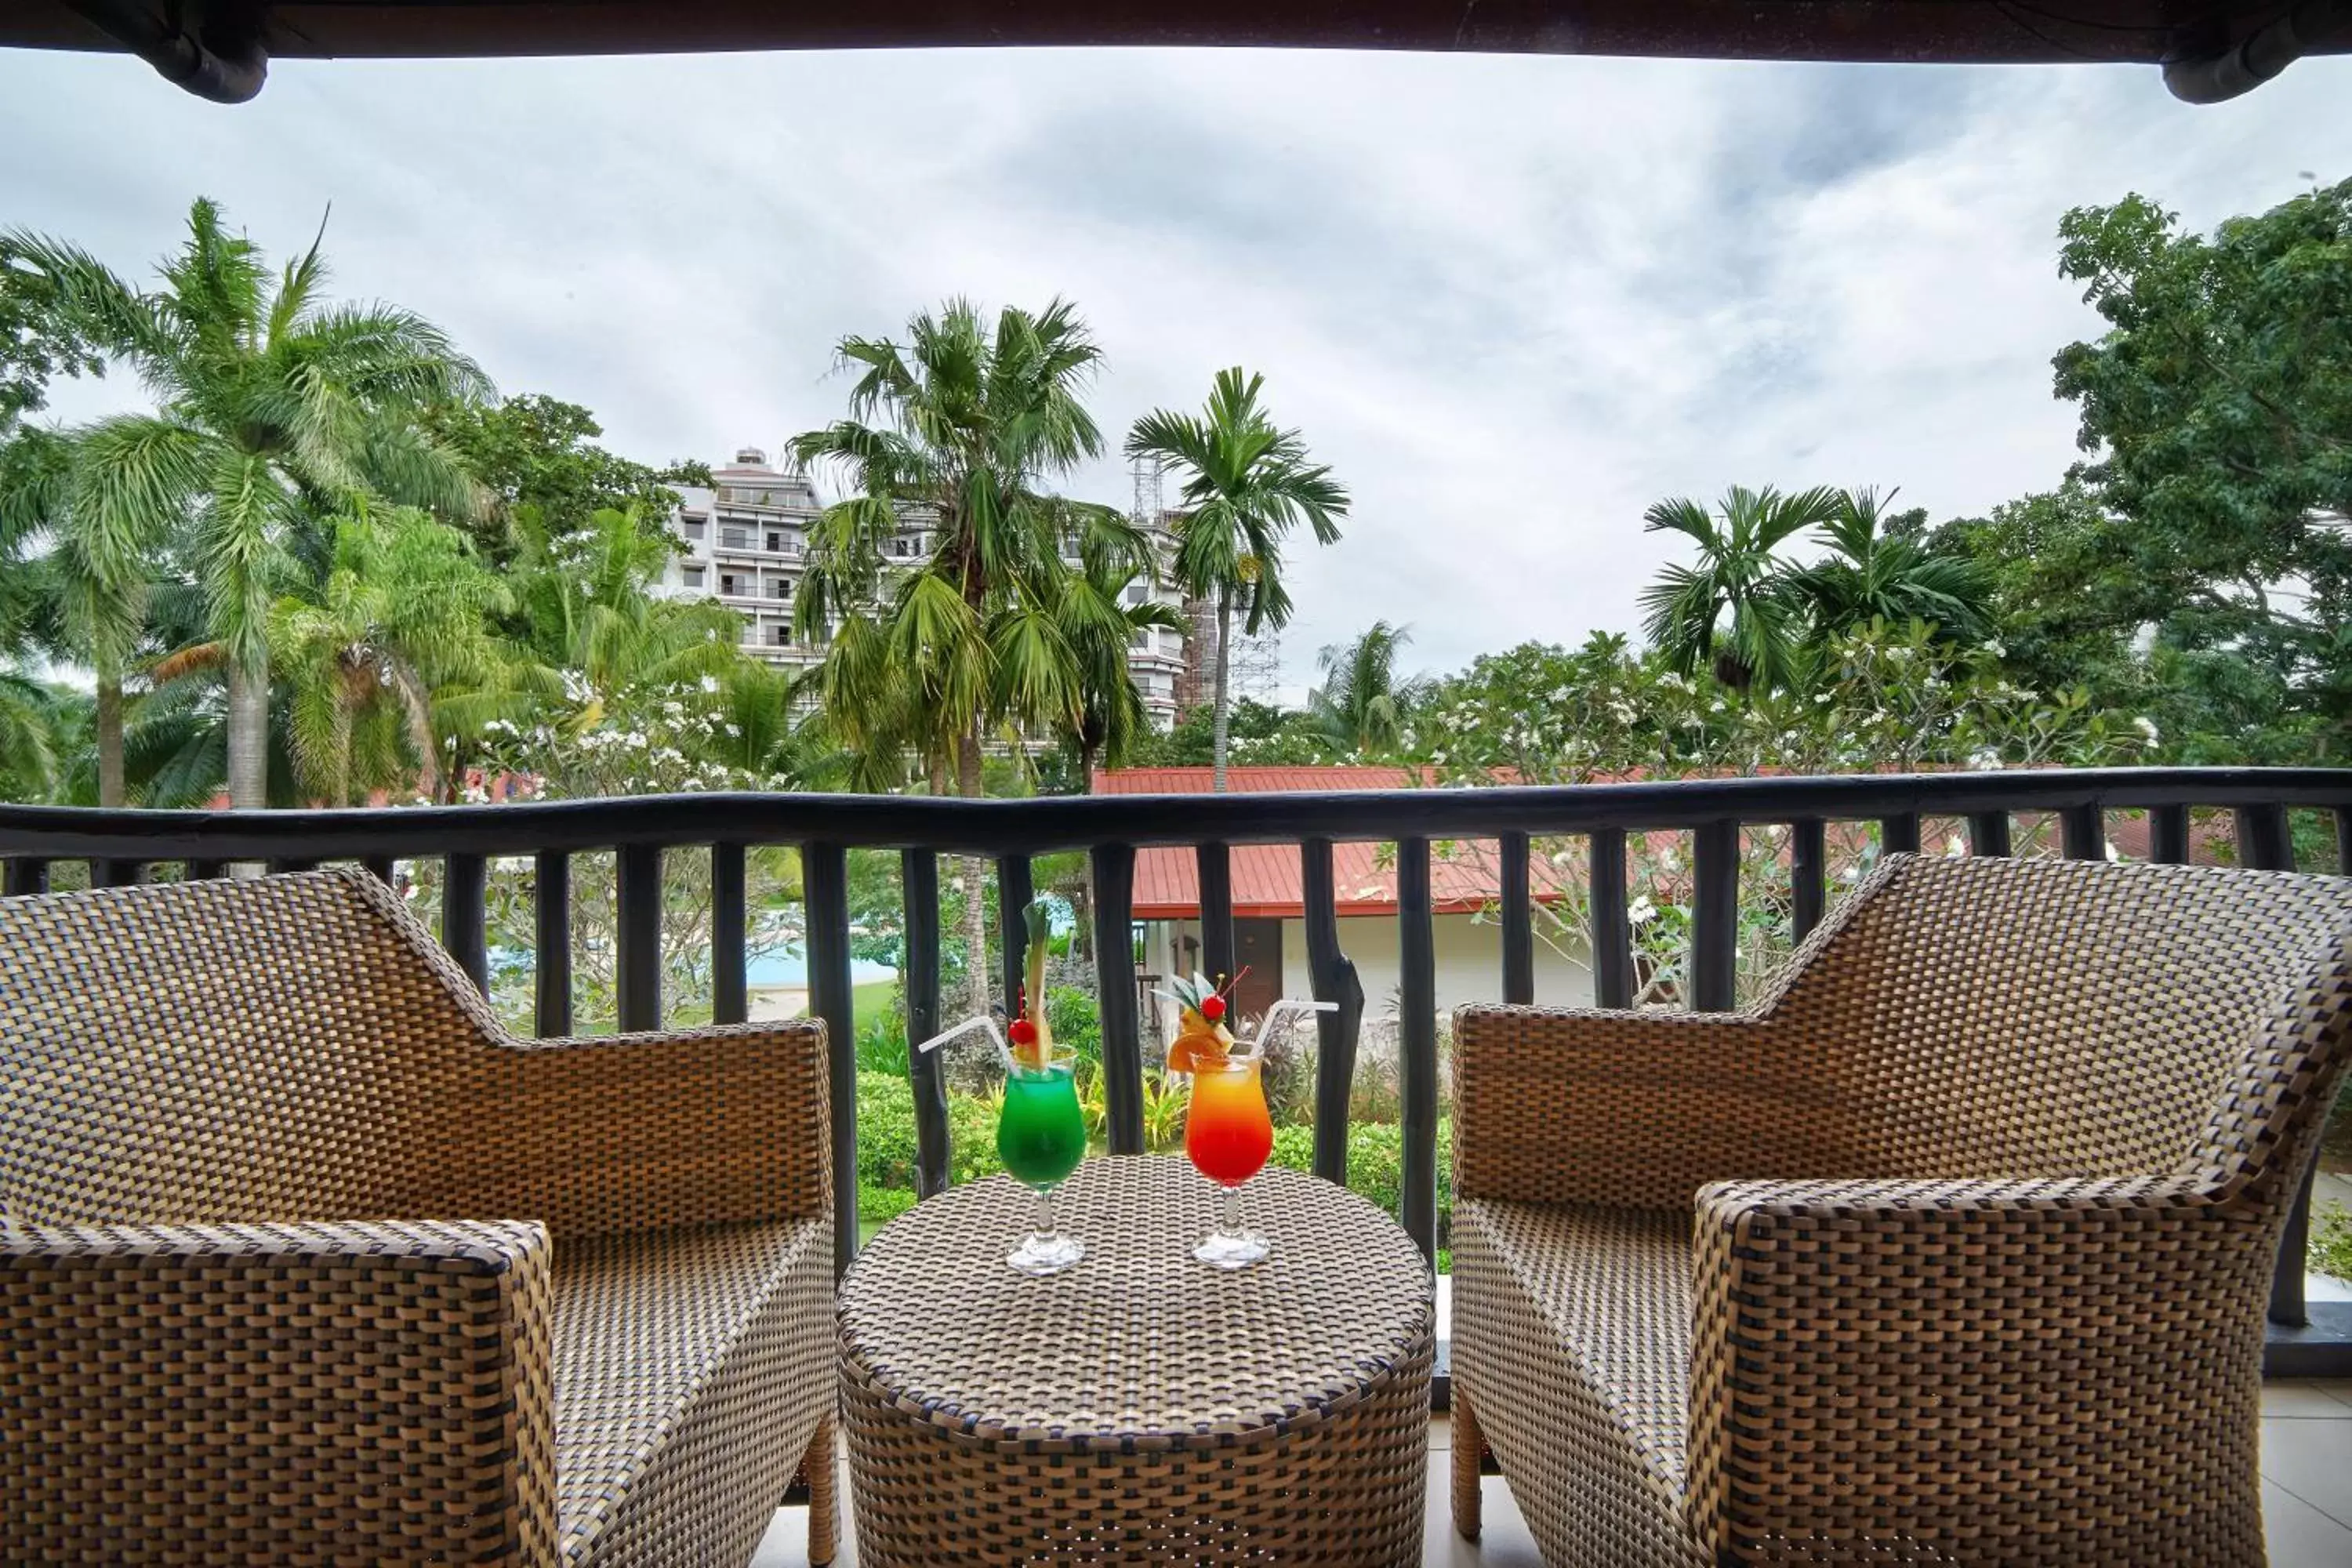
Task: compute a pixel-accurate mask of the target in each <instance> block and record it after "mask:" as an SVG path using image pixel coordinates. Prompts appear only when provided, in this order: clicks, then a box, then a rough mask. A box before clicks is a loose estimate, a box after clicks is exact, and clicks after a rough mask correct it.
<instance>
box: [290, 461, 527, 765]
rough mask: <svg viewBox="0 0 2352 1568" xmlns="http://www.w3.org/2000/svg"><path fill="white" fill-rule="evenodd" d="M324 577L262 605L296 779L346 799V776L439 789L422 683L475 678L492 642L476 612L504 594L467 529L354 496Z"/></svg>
mask: <svg viewBox="0 0 2352 1568" xmlns="http://www.w3.org/2000/svg"><path fill="white" fill-rule="evenodd" d="M332 528H333V535H332V541H331V548H332V554H331V560H330V564H329V568H328V572H327V576H326V581H325V582H324V584H321V585H320V589H319V592H318V593H317V595H315V596H310V597H290V596H289V597H288V598H284V599H281V600H279V601H278V605H276V606H275V608H274V609H273V610H272V611H271V613H270V625H269V644H270V658H271V662H272V665H273V666H274V667H275V668H278V670H280V671H282V672H283V674H284V676H285V679H286V683H287V685H288V687H289V718H290V724H289V739H290V741H291V742H292V750H293V754H294V760H295V763H296V767H297V772H298V773H299V775H300V778H301V781H302V783H303V784H304V786H305V787H306V789H307V791H308V792H309V793H310V794H311V795H314V796H320V797H323V798H324V799H325V800H326V801H327V802H328V804H329V805H350V804H351V802H352V793H353V784H354V782H355V778H354V775H355V774H356V778H357V782H358V783H359V784H361V785H362V787H363V788H364V787H369V786H388V787H397V786H400V785H403V784H407V785H415V786H421V787H422V789H423V791H424V793H425V795H428V796H430V797H433V798H436V799H437V798H439V796H440V795H441V775H440V763H441V758H442V736H441V731H440V730H439V729H438V727H437V726H436V724H435V721H434V696H435V693H436V690H437V689H441V688H444V687H446V686H448V685H450V684H452V683H460V682H462V683H466V684H467V685H471V686H478V685H480V684H482V683H483V682H484V681H485V680H486V679H487V677H488V673H489V670H490V668H491V667H492V666H493V665H494V664H495V663H496V662H497V661H498V658H499V650H498V648H497V647H496V645H495V643H494V642H493V640H492V638H491V637H490V634H489V631H488V626H487V624H486V623H487V617H488V616H492V615H495V614H497V613H499V612H501V611H503V610H504V609H505V608H506V606H507V602H508V595H507V593H506V590H505V588H504V587H503V586H502V585H501V584H499V580H498V579H497V578H495V577H493V576H492V575H490V574H489V573H488V572H487V571H486V570H484V569H483V567H482V564H481V563H480V562H479V561H478V560H476V559H475V557H474V553H473V549H472V546H471V544H470V542H469V541H468V540H467V536H466V535H464V534H462V533H459V532H458V531H457V530H456V529H453V528H451V527H449V526H448V525H447V524H446V523H442V522H439V521H436V520H435V519H433V518H431V517H428V516H426V515H425V513H424V512H421V511H418V510H414V509H412V508H405V507H400V508H390V509H372V508H370V507H368V506H367V505H366V504H365V503H364V502H362V504H361V505H359V506H358V507H356V508H354V509H353V510H352V512H350V513H349V514H347V515H345V516H342V517H339V518H337V519H335V520H334V522H333V524H332Z"/></svg>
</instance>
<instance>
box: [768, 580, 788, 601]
mask: <svg viewBox="0 0 2352 1568" xmlns="http://www.w3.org/2000/svg"><path fill="white" fill-rule="evenodd" d="M792 596H793V580H792V579H791V578H790V577H772V578H770V579H769V580H768V597H770V598H771V599H789V598H791V597H792Z"/></svg>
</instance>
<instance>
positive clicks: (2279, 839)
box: [2236, 805, 2294, 871]
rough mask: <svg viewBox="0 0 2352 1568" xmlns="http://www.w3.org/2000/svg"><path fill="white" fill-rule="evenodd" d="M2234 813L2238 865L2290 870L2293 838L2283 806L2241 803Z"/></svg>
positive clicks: (2258, 869)
mask: <svg viewBox="0 0 2352 1568" xmlns="http://www.w3.org/2000/svg"><path fill="white" fill-rule="evenodd" d="M2236 816H2237V826H2238V864H2240V865H2241V866H2250V867H2252V868H2254V869H2255V870H2257V871H2292V870H2294V837H2293V836H2292V835H2291V834H2290V833H2289V832H2288V830H2287V824H2286V807H2284V806H2283V805H2242V806H2240V807H2238V809H2237V813H2236Z"/></svg>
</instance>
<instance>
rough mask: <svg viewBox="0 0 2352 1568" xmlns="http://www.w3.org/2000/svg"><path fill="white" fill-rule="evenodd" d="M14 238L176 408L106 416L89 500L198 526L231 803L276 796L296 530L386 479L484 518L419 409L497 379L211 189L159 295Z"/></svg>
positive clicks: (77, 256) (146, 524)
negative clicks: (277, 243) (283, 599)
mask: <svg viewBox="0 0 2352 1568" xmlns="http://www.w3.org/2000/svg"><path fill="white" fill-rule="evenodd" d="M321 237H323V230H322V231H321ZM6 243H7V245H8V247H10V248H11V249H12V250H13V251H14V252H15V254H16V257H17V258H19V260H20V261H21V262H23V263H24V264H26V265H28V266H30V267H32V268H36V269H37V270H38V271H39V272H41V273H42V274H44V275H45V276H46V277H47V279H48V280H49V282H50V283H51V285H52V286H53V287H54V289H55V290H56V293H57V298H58V300H59V301H60V303H61V305H62V307H63V308H64V309H65V310H67V311H68V313H69V315H70V317H71V319H72V320H73V321H74V322H75V323H76V324H77V326H78V327H79V329H80V330H81V331H83V332H84V333H85V335H86V336H87V337H88V338H89V341H91V342H94V343H96V344H98V345H99V346H100V347H101V348H102V349H103V350H104V351H105V352H106V353H108V354H110V356H113V357H116V358H119V359H121V360H124V361H127V362H128V363H130V364H131V365H132V366H133V367H134V368H135V369H136V371H137V372H138V374H139V375H140V377H141V379H142V381H143V382H144V383H145V384H146V386H147V389H148V391H149V392H150V394H151V395H152V396H153V397H154V398H155V400H156V402H157V404H158V405H159V410H158V412H156V413H155V414H152V415H144V416H126V417H122V418H119V419H113V420H109V421H106V422H104V423H103V424H102V425H101V426H98V427H96V429H95V430H94V431H93V433H92V436H93V437H96V438H98V439H99V440H100V446H99V447H97V449H95V450H92V451H88V452H86V453H85V456H84V464H85V466H86V468H87V474H88V483H87V485H86V486H85V485H80V484H78V485H77V489H76V495H75V500H74V505H75V509H76V510H77V511H79V510H83V509H84V508H88V509H89V510H91V511H92V512H93V514H94V515H96V516H100V517H103V518H109V519H121V520H132V521H135V527H136V529H137V531H139V533H140V536H141V537H142V538H153V537H156V536H158V535H161V534H163V533H165V532H169V531H175V530H179V529H183V528H184V529H185V530H186V531H187V532H188V534H189V543H190V548H189V555H190V558H191V560H192V562H193V563H194V568H195V570H196V573H197V575H198V579H199V581H200V582H201V583H202V584H203V587H204V589H205V601H206V609H207V620H208V630H209V632H210V634H211V637H212V640H214V641H215V642H216V643H217V644H218V645H219V646H220V647H221V649H222V652H223V657H224V659H225V663H226V673H227V678H228V731H229V732H228V779H229V794H230V797H231V799H232V801H233V802H234V804H236V805H239V806H258V805H266V804H267V803H268V742H269V735H268V723H269V636H268V630H269V615H270V609H271V606H272V605H273V604H274V603H275V602H276V601H277V599H278V597H279V591H280V589H281V588H282V587H283V586H284V582H285V579H286V578H287V577H288V575H289V571H290V567H289V560H290V554H291V552H292V550H293V547H294V546H295V544H296V542H297V537H298V536H299V535H301V534H303V533H305V532H312V533H315V532H317V531H318V530H319V520H320V517H321V516H323V515H325V514H327V513H328V512H330V511H331V510H332V509H333V507H334V506H335V505H336V504H338V503H341V502H342V501H345V500H348V499H350V498H353V497H356V496H359V495H362V494H365V493H368V492H370V491H373V492H376V493H379V494H382V495H383V496H385V497H387V498H389V499H391V500H396V501H401V502H405V503H411V504H415V505H420V506H431V507H435V508H437V509H439V510H442V511H444V512H445V513H446V514H447V515H451V516H466V515H470V514H471V513H472V511H473V510H475V508H476V506H477V494H478V492H477V487H476V486H475V485H474V483H473V481H472V480H471V479H469V478H468V477H467V474H466V471H465V469H464V468H463V467H462V465H461V464H460V463H459V462H458V461H457V458H455V457H454V456H453V455H452V454H451V453H450V452H448V451H447V450H446V449H445V448H444V447H441V446H440V445H439V444H438V443H437V442H436V441H435V440H434V438H432V437H430V436H428V435H426V434H425V432H424V430H423V429H422V428H421V426H419V424H418V422H417V417H416V416H417V415H418V414H419V412H420V411H421V410H422V409H424V408H425V407H427V406H430V405H436V404H440V403H445V402H453V401H458V400H462V399H467V398H473V397H478V396H485V395H488V393H489V386H488V381H487V380H486V378H485V377H484V376H483V375H482V373H481V371H480V370H479V369H478V367H477V366H476V365H475V364H474V363H473V362H472V361H471V360H469V359H467V358H466V357H465V356H464V355H463V354H461V353H458V352H457V349H456V348H455V347H454V346H453V345H452V344H451V343H450V342H449V340H448V339H447V338H446V336H445V335H444V334H443V333H442V332H441V331H440V330H439V329H438V328H436V327H435V326H433V325H432V324H431V323H430V322H428V321H425V320H424V319H422V318H421V317H418V316H415V315H414V314H412V313H410V312H408V311H405V310H397V309H394V308H393V307H390V306H384V305H367V306H355V305H331V304H329V303H327V302H326V301H325V300H324V298H323V294H322V291H323V289H324V286H325V283H326V278H327V266H326V260H325V258H324V256H323V255H322V254H321V252H320V240H319V239H313V240H312V242H311V244H310V248H309V249H308V250H307V251H305V252H304V253H303V254H302V256H301V257H300V258H299V259H297V260H295V261H293V262H291V263H290V264H289V265H288V266H287V267H286V268H284V270H283V271H282V272H279V273H276V274H273V273H272V272H271V270H270V269H269V268H268V264H267V263H266V261H265V260H264V258H263V256H262V253H261V251H260V248H259V247H257V246H256V245H254V244H253V242H252V241H250V240H248V239H247V238H245V237H243V236H241V235H233V234H230V233H229V232H228V231H227V230H226V228H224V226H223V225H222V221H221V213H220V209H219V207H218V206H216V205H215V204H213V203H212V202H210V201H205V200H198V201H197V202H196V203H195V204H194V205H193V206H192V207H191V208H190V209H189V213H188V239H187V243H186V244H185V245H184V247H182V249H181V250H180V252H179V253H178V254H177V255H175V256H173V257H171V258H167V259H166V260H165V261H164V262H163V264H162V266H161V267H160V268H159V269H158V270H159V275H160V278H161V280H162V287H161V288H160V289H156V290H153V291H152V292H147V291H142V290H140V289H136V288H134V287H132V286H131V284H130V283H128V282H126V281H125V280H124V279H121V278H120V277H118V276H117V275H116V274H115V273H113V272H112V271H110V270H109V269H108V268H107V267H106V266H105V265H104V264H103V263H101V262H100V261H99V260H98V259H97V258H95V257H93V256H91V255H90V254H89V253H88V252H86V251H84V250H81V249H79V248H78V247H73V246H69V245H67V244H64V243H61V242H58V241H55V240H50V239H47V238H42V237H36V236H30V235H24V234H11V235H9V236H7V237H6ZM85 439H86V440H88V439H89V437H86V438H85ZM314 543H315V541H314Z"/></svg>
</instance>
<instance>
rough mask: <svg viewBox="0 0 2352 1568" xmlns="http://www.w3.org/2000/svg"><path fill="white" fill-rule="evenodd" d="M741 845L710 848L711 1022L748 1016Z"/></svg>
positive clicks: (746, 915) (747, 917) (747, 915)
mask: <svg viewBox="0 0 2352 1568" xmlns="http://www.w3.org/2000/svg"><path fill="white" fill-rule="evenodd" d="M745 893H746V889H745V888H744V881H743V846H741V845H740V844H730V843H724V842H721V843H717V844H713V845H712V846H711V847H710V1021H711V1022H712V1023H714V1024H740V1023H741V1022H743V1020H744V1019H746V1018H748V1017H750V1016H751V976H750V975H749V974H748V973H745V970H746V966H747V963H748V960H747V959H746V957H745V953H744V948H745V942H744V935H745V927H746V925H747V923H748V921H750V918H751V913H750V910H747V909H746V908H745V907H744V904H745Z"/></svg>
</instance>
